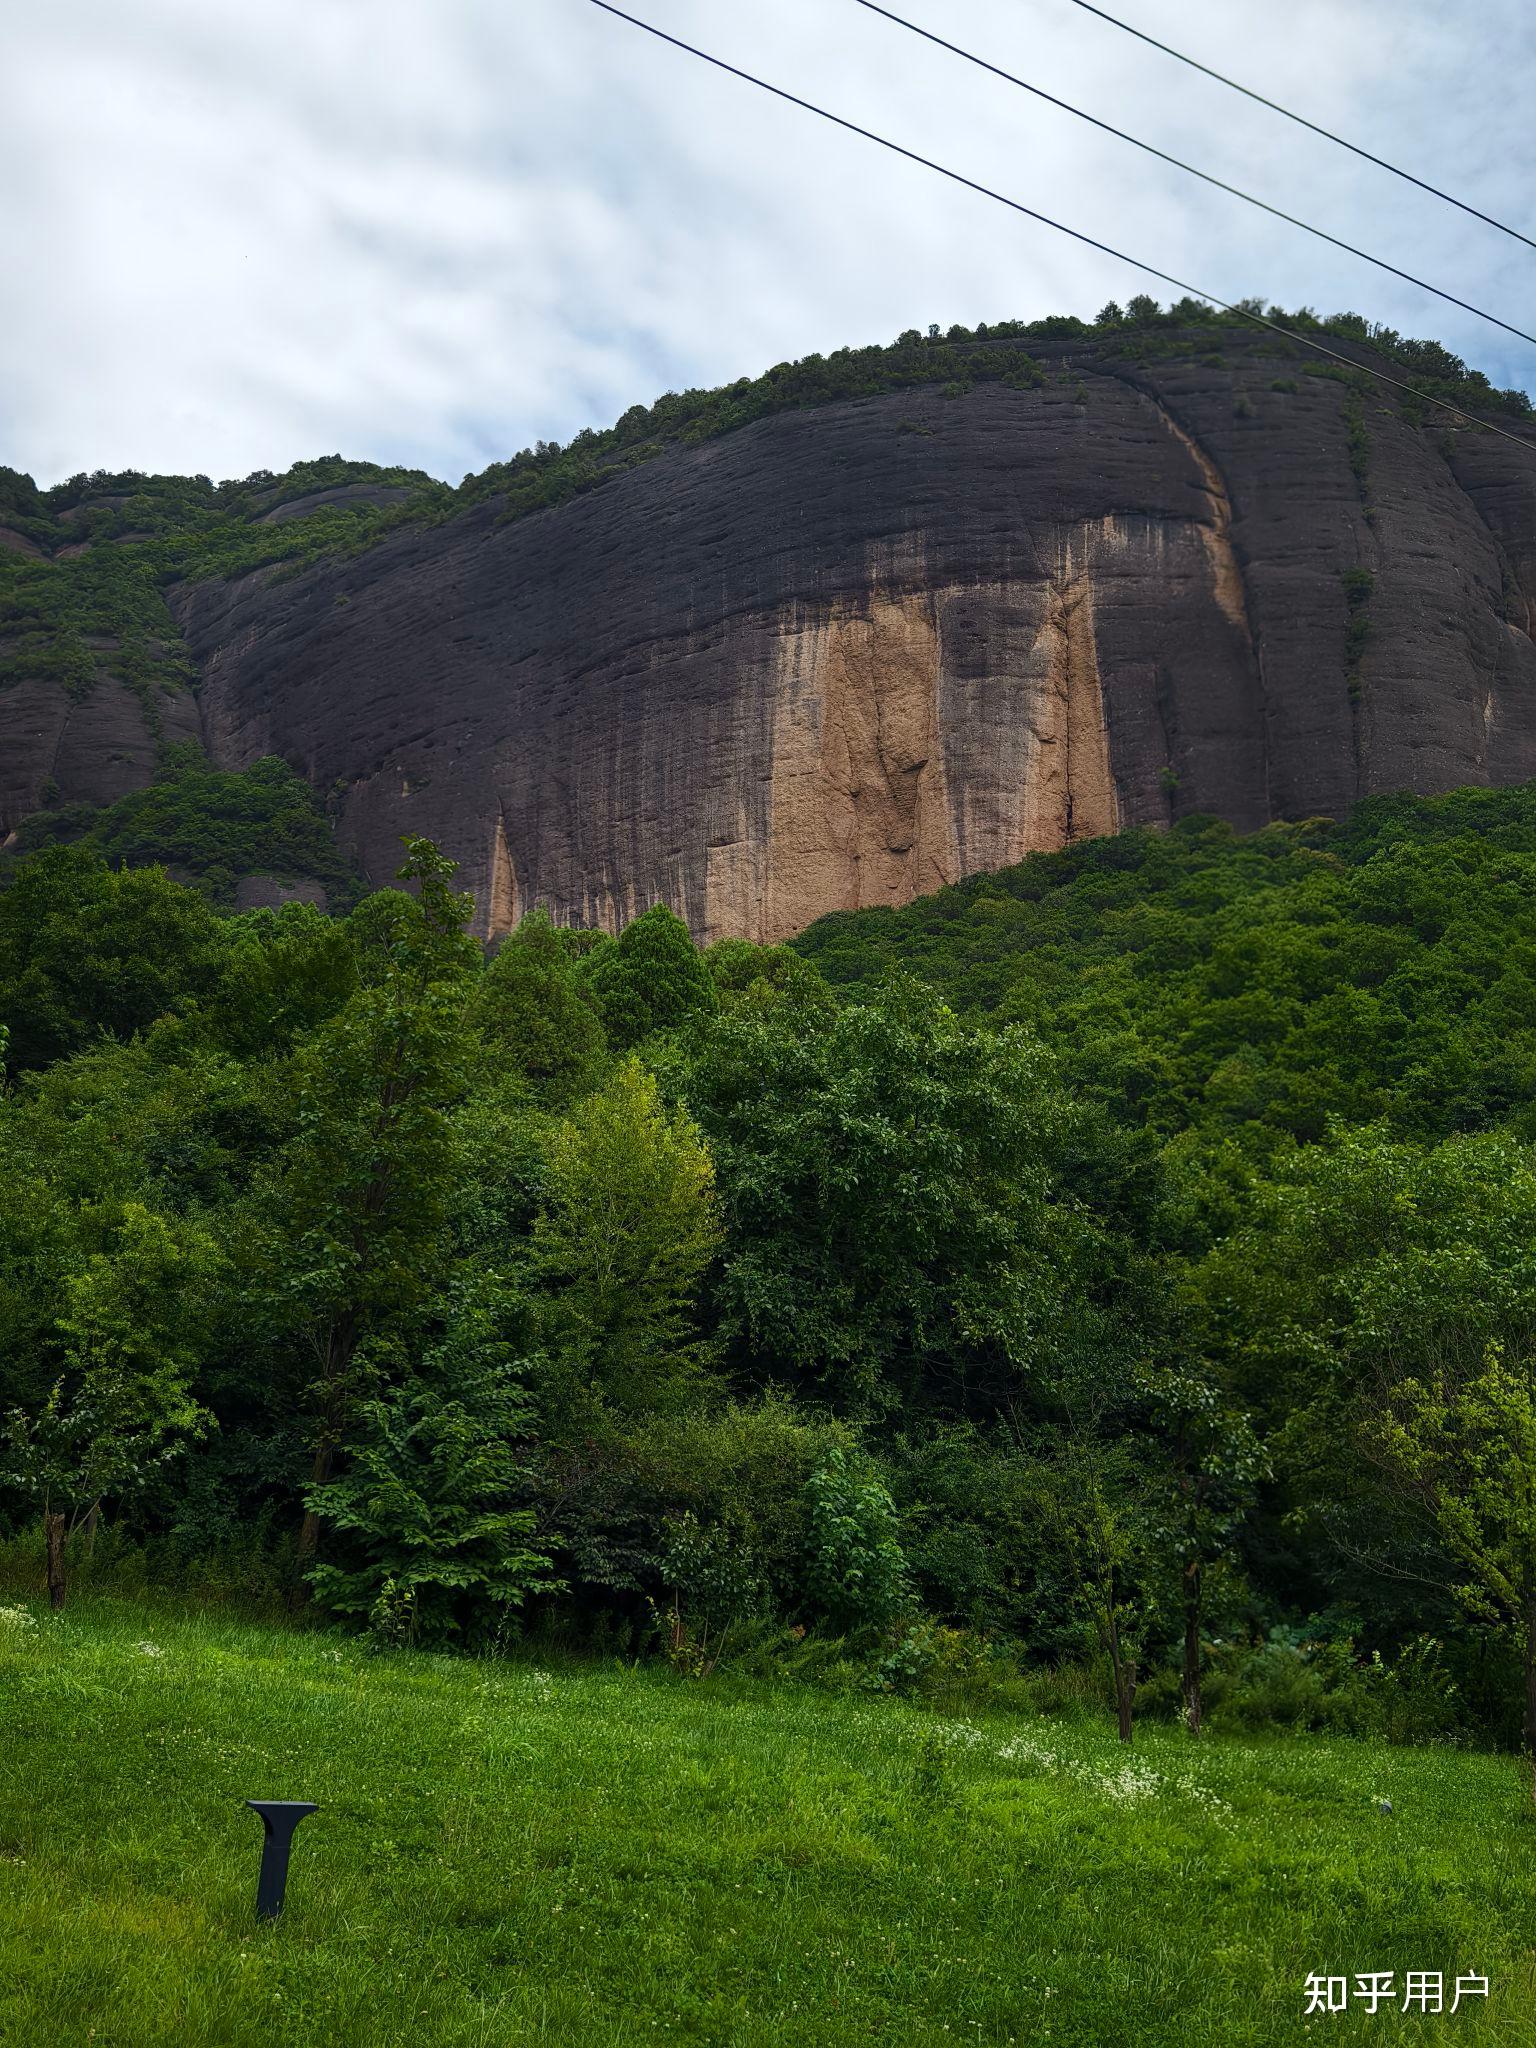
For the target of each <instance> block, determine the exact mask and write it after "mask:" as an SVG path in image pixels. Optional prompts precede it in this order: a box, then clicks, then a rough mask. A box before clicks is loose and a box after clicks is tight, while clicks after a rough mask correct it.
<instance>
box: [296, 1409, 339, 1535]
mask: <svg viewBox="0 0 1536 2048" xmlns="http://www.w3.org/2000/svg"><path fill="white" fill-rule="evenodd" d="M334 1456H335V1452H334V1451H333V1449H332V1447H331V1441H330V1438H329V1437H327V1438H326V1439H325V1441H324V1442H323V1443H322V1444H320V1445H319V1446H318V1447H317V1449H316V1451H315V1456H314V1462H313V1463H312V1464H311V1466H310V1468H309V1483H310V1485H311V1486H324V1484H325V1482H326V1481H327V1480H328V1479H329V1478H330V1476H331V1462H332V1460H333V1458H334ZM319 1548H320V1517H319V1516H318V1515H317V1514H316V1513H315V1511H314V1509H313V1508H310V1507H307V1508H305V1510H304V1519H303V1521H302V1522H300V1524H299V1546H298V1552H297V1555H298V1561H299V1563H300V1564H301V1565H306V1564H308V1563H309V1561H310V1560H311V1558H313V1556H314V1554H315V1552H316V1551H317V1550H318V1549H319Z"/></svg>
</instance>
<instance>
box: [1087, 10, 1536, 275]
mask: <svg viewBox="0 0 1536 2048" xmlns="http://www.w3.org/2000/svg"><path fill="white" fill-rule="evenodd" d="M1072 4H1073V6H1074V7H1081V8H1082V10H1083V12H1084V13H1085V14H1096V15H1097V16H1098V17H1099V19H1100V21H1107V22H1108V23H1109V24H1110V26H1111V27H1112V28H1123V29H1124V30H1125V32H1126V34H1127V35H1128V36H1135V37H1137V38H1138V39H1139V40H1140V41H1141V42H1143V43H1150V44H1151V45H1152V47H1153V49H1154V50H1161V51H1162V53H1163V55H1164V56H1165V57H1176V58H1177V59H1178V61H1179V62H1180V63H1181V64H1187V65H1188V66H1189V67H1190V69H1191V70H1192V71H1203V72H1204V73H1205V76H1206V77H1207V78H1214V79H1215V80H1216V83H1217V84H1218V85H1225V86H1230V87H1231V89H1232V91H1233V92H1240V93H1242V94H1243V96H1244V98H1246V99H1250V100H1256V101H1257V102H1258V104H1259V105H1260V106H1261V107H1268V108H1269V110H1270V112H1271V113H1272V114H1283V115H1284V116H1285V118H1286V120H1287V121H1294V122H1295V123H1296V125H1297V126H1298V127H1299V128H1310V129H1311V131H1312V133H1313V134H1314V135H1321V136H1322V137H1323V139H1324V141H1325V142H1336V143H1337V144H1338V145H1339V148H1340V149H1347V150H1351V151H1352V152H1353V153H1354V155H1356V156H1360V157H1364V158H1365V161H1366V162H1367V163H1368V164H1375V165H1376V166H1377V168H1378V169H1379V170H1383V171H1390V172H1391V173H1392V175H1393V177H1394V178H1403V179H1406V181H1407V182H1408V183H1409V184H1410V185H1417V186H1418V188H1419V190H1420V191H1421V192H1432V193H1433V194H1434V196H1435V198H1436V199H1443V200H1444V201H1445V203H1446V205H1447V206H1459V207H1460V208H1461V210H1462V212H1463V213H1470V214H1471V215H1472V217H1473V219H1474V220H1481V221H1486V222H1487V224H1488V226H1489V227H1491V228H1497V229H1498V231H1499V233H1500V234H1501V235H1513V236H1514V238H1515V240H1516V241H1517V242H1524V244H1525V246H1526V247H1527V248H1528V249H1536V241H1532V239H1531V237H1530V236H1529V235H1523V234H1521V232H1520V230H1519V229H1518V228H1512V227H1510V226H1509V225H1508V223H1507V222H1505V221H1502V220H1495V219H1494V217H1493V215H1492V214H1491V213H1484V212H1483V211H1482V209H1481V208H1480V207H1476V206H1469V205H1468V204H1467V202H1466V200H1465V199H1458V198H1457V197H1456V195H1455V194H1454V193H1453V192H1442V191H1441V190H1440V187H1439V186H1438V185H1431V184H1430V183H1429V181H1428V180H1427V179H1426V178H1416V177H1415V176H1414V174H1413V172H1412V171H1405V170H1403V169H1402V168H1401V167H1400V166H1399V165H1397V164H1389V163H1388V162H1387V160H1386V158H1385V157H1384V156H1373V155H1372V154H1371V152H1370V150H1368V149H1362V148H1361V147H1360V145H1359V143H1358V142H1349V141H1347V140H1346V139H1345V137H1344V136H1342V135H1335V134H1334V132H1333V130H1332V129H1331V128H1321V127H1319V126H1318V124H1317V122H1316V121H1309V120H1308V119H1307V117H1306V115H1305V114H1293V113H1292V112H1291V110H1290V108H1289V107H1282V106H1281V105H1280V103H1279V102H1278V100H1267V99H1265V97H1264V95H1263V93H1261V92H1254V91H1253V89H1252V87H1250V86H1246V85H1239V84H1238V82H1237V80H1236V79H1235V78H1227V77H1225V76H1224V75H1223V74H1222V73H1221V72H1220V71H1213V70H1212V69H1211V67H1210V65H1209V64H1202V63H1200V62H1199V60H1198V59H1197V58H1194V57H1186V56H1185V54H1184V52H1183V51H1182V50H1175V49H1174V48H1173V47H1172V46H1171V45H1170V44H1168V43H1160V42H1159V41H1158V40H1157V37H1156V36H1149V35H1148V34H1147V32H1146V30H1145V29H1140V28H1132V27H1131V24H1130V23H1129V22H1128V21H1121V20H1120V18H1119V16H1118V15H1114V14H1106V13H1105V12H1104V9H1103V8H1102V7H1094V6H1092V5H1091V4H1090V0H1072Z"/></svg>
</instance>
